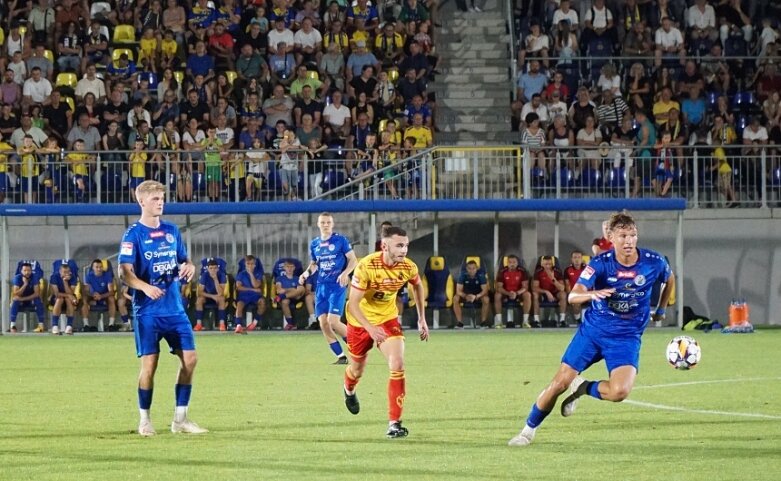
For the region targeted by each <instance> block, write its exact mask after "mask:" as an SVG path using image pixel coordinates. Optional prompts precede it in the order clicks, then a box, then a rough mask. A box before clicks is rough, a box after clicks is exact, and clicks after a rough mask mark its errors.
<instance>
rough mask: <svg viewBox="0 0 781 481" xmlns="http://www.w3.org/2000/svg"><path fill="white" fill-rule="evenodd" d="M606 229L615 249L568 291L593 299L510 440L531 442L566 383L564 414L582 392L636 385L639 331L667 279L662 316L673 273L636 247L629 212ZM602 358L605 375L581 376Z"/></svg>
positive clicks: (620, 394)
mask: <svg viewBox="0 0 781 481" xmlns="http://www.w3.org/2000/svg"><path fill="white" fill-rule="evenodd" d="M608 234H609V237H608V238H609V239H610V240H611V241H612V242H613V243H614V244H615V250H614V251H608V252H605V253H603V254H600V255H598V256H596V257H594V258H593V259H592V260H591V262H589V264H588V266H587V267H586V268H585V269H584V270H583V273H582V274H581V275H580V279H578V282H577V284H575V287H574V288H573V289H572V292H571V293H570V295H569V301H570V302H571V303H579V304H580V303H585V302H590V303H591V305H590V308H589V309H586V310H585V311H584V313H583V323H582V324H581V325H580V328H578V331H577V332H576V333H575V336H574V337H573V339H572V341H571V342H570V344H569V347H567V350H566V352H564V356H563V357H562V359H561V366H560V367H559V370H558V372H557V373H556V375H555V376H554V378H553V380H552V381H551V383H550V385H549V386H548V387H547V388H545V390H544V391H542V393H541V394H540V395H539V397H538V398H537V401H536V402H535V403H534V404H533V405H532V408H531V412H530V413H529V417H528V418H527V419H526V424H525V426H524V427H523V429H522V430H521V432H520V433H519V434H518V435H517V436H515V437H514V438H512V439H511V440H510V442H509V445H510V446H526V445H528V444H530V443H531V442H532V440H533V439H534V435H535V432H536V430H537V427H538V426H539V425H540V423H542V421H543V420H544V419H545V417H546V416H547V415H548V414H550V412H551V411H552V410H553V407H554V406H555V405H556V400H557V399H558V397H559V396H560V395H561V394H562V393H564V391H566V390H567V386H570V387H571V389H572V394H571V395H570V396H568V397H567V398H566V399H565V400H564V402H562V404H561V415H562V416H565V417H566V416H570V415H572V413H573V412H574V411H575V407H576V403H577V400H578V398H580V397H581V396H583V395H584V394H588V395H589V396H591V397H594V398H596V399H604V400H606V401H613V402H620V401H623V400H624V399H626V398H627V396H629V393H630V391H631V390H632V387H633V386H634V382H635V377H636V376H637V367H638V361H639V356H640V337H641V336H642V334H643V331H644V330H645V328H646V326H647V325H648V321H649V320H650V319H651V316H650V312H651V305H650V304H651V290H652V289H653V286H654V284H656V282H657V281H662V282H665V283H666V286H665V288H664V290H663V291H662V294H661V298H660V300H659V308H658V309H657V310H656V314H654V320H662V319H664V315H665V313H664V309H665V308H666V307H667V301H668V300H669V298H670V294H671V293H672V292H673V291H674V289H675V277H674V276H673V273H672V272H671V271H670V266H669V265H668V264H667V261H666V260H665V258H664V256H662V255H661V254H659V253H657V252H654V251H652V250H650V249H642V248H639V247H637V225H636V224H635V221H634V219H633V218H632V216H630V215H629V214H627V213H618V214H613V215H612V216H611V217H610V224H609V230H608ZM601 359H604V360H605V364H606V365H607V370H608V373H609V378H608V380H607V381H593V382H587V381H585V380H584V379H583V378H581V377H580V376H579V373H581V372H583V371H585V370H586V369H588V368H589V366H591V365H592V364H594V363H596V362H599V361H600V360H601Z"/></svg>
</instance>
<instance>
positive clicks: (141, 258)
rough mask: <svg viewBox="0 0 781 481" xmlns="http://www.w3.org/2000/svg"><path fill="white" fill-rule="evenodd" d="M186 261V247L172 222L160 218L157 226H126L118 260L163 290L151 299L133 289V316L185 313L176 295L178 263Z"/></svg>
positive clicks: (145, 280) (138, 223)
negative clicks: (158, 297) (158, 296)
mask: <svg viewBox="0 0 781 481" xmlns="http://www.w3.org/2000/svg"><path fill="white" fill-rule="evenodd" d="M186 260H187V249H186V247H185V245H184V242H182V236H181V235H180V234H179V228H178V227H176V225H174V224H172V223H170V222H165V221H161V222H160V226H159V227H157V228H151V227H147V226H145V225H143V224H141V223H140V222H136V223H135V224H133V225H131V226H130V227H128V229H127V231H126V232H125V235H124V236H123V237H122V243H121V244H120V247H119V263H120V264H131V265H132V266H133V270H134V271H135V274H136V277H138V278H139V279H141V280H142V281H144V282H146V283H148V284H151V285H153V286H156V287H158V288H160V289H162V290H163V292H164V294H163V297H161V298H160V299H158V300H156V301H154V300H152V299H150V298H148V297H147V296H146V294H144V292H143V291H140V290H137V289H136V290H133V289H131V291H132V292H133V311H134V312H135V314H136V316H139V315H142V316H160V317H163V316H177V315H181V314H184V313H185V310H184V306H183V305H182V297H181V295H180V294H179V292H180V286H179V264H181V263H182V262H185V261H186Z"/></svg>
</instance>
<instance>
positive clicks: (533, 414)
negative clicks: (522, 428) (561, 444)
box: [526, 402, 550, 428]
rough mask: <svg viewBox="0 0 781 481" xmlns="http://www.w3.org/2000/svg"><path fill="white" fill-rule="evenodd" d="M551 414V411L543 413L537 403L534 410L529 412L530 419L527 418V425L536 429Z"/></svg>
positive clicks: (533, 405) (533, 407) (533, 406)
mask: <svg viewBox="0 0 781 481" xmlns="http://www.w3.org/2000/svg"><path fill="white" fill-rule="evenodd" d="M548 414H550V411H543V410H541V409H540V408H538V407H537V403H536V402H535V403H534V404H532V410H531V411H530V412H529V417H527V418H526V425H527V426H529V427H530V428H536V427H537V426H539V425H540V424H542V422H543V421H544V420H545V418H546V417H547V416H548Z"/></svg>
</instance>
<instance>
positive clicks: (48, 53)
mask: <svg viewBox="0 0 781 481" xmlns="http://www.w3.org/2000/svg"><path fill="white" fill-rule="evenodd" d="M43 57H44V58H46V59H48V60H49V61H50V62H51V63H54V52H52V51H51V50H44V51H43Z"/></svg>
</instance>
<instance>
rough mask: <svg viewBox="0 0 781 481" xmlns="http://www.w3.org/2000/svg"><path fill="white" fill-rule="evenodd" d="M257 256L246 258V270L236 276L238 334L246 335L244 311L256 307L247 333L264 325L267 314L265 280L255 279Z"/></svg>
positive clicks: (247, 256) (236, 331)
mask: <svg viewBox="0 0 781 481" xmlns="http://www.w3.org/2000/svg"><path fill="white" fill-rule="evenodd" d="M255 262H256V260H255V256H253V255H249V254H248V255H246V256H244V270H243V271H241V272H239V273H238V274H236V292H237V295H236V316H235V317H236V319H235V322H236V330H235V331H234V332H235V333H236V334H246V332H245V330H244V327H243V326H242V323H243V322H244V309H245V308H246V307H248V306H255V312H253V313H252V322H251V323H249V324H248V325H247V329H246V330H247V331H254V330H255V329H256V328H257V327H258V325H259V324H262V323H263V314H264V313H265V312H266V299H265V298H264V297H263V278H262V277H261V278H260V279H258V278H256V277H255Z"/></svg>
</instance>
